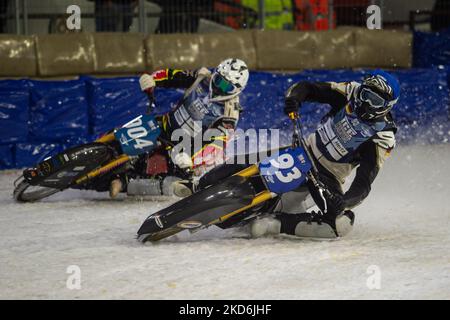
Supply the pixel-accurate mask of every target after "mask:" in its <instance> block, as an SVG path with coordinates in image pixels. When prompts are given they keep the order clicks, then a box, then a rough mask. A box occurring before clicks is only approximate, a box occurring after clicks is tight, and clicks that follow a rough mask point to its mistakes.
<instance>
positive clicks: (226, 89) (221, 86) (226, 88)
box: [212, 73, 236, 94]
mask: <svg viewBox="0 0 450 320" xmlns="http://www.w3.org/2000/svg"><path fill="white" fill-rule="evenodd" d="M212 83H213V85H214V87H215V88H216V89H218V90H220V91H221V92H222V93H224V94H230V93H233V91H234V90H236V87H235V85H234V84H232V83H231V82H230V81H228V80H226V79H225V78H224V77H222V76H221V75H220V74H219V73H216V74H215V75H214V76H213V77H212Z"/></svg>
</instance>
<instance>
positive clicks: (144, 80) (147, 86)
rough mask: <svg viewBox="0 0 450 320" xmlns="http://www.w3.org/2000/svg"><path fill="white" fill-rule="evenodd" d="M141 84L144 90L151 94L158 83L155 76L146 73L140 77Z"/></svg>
mask: <svg viewBox="0 0 450 320" xmlns="http://www.w3.org/2000/svg"><path fill="white" fill-rule="evenodd" d="M139 85H140V86H141V90H142V91H144V92H146V93H147V94H151V93H153V88H154V87H155V85H156V84H155V80H154V79H153V76H151V75H149V74H146V73H145V74H143V75H142V76H141V77H140V78H139Z"/></svg>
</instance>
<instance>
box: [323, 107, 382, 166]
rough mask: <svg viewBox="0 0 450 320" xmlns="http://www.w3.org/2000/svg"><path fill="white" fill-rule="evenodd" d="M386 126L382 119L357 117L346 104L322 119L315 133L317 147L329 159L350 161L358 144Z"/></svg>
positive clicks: (342, 161)
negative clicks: (370, 120)
mask: <svg viewBox="0 0 450 320" xmlns="http://www.w3.org/2000/svg"><path fill="white" fill-rule="evenodd" d="M386 126H387V123H386V122H385V121H383V120H381V121H379V122H367V121H364V120H361V119H359V118H358V117H357V116H356V115H355V114H354V113H353V112H351V109H350V106H349V105H347V106H346V107H345V108H342V109H341V110H340V111H339V112H337V113H336V114H335V115H334V116H333V115H332V116H328V117H325V118H324V119H323V120H322V122H321V123H320V125H319V127H318V129H317V130H316V133H315V135H316V144H317V148H318V149H319V150H320V152H321V153H322V154H323V155H324V156H325V158H327V159H328V160H329V161H334V162H340V163H351V162H353V158H354V156H355V153H356V150H357V149H358V148H359V146H360V145H361V144H363V143H364V142H366V141H367V140H369V139H371V138H372V137H374V136H375V135H376V134H377V132H379V131H382V130H383V129H385V128H386Z"/></svg>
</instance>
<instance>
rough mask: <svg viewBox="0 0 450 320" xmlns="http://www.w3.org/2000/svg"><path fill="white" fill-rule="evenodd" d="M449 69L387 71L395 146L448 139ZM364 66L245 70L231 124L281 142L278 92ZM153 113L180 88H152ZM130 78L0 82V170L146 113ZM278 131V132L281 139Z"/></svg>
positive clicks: (309, 125) (318, 108) (307, 125)
mask: <svg viewBox="0 0 450 320" xmlns="http://www.w3.org/2000/svg"><path fill="white" fill-rule="evenodd" d="M448 71H450V69H448V70H447V69H442V68H430V69H408V70H398V71H395V72H394V74H395V75H396V76H397V77H398V78H399V80H400V82H401V90H402V92H401V97H400V100H399V103H398V104H397V106H396V107H395V110H394V114H395V119H396V122H397V125H398V126H399V131H398V133H397V140H398V142H399V143H400V144H403V143H415V142H417V141H420V142H424V143H445V142H448V141H449V136H450V126H449V123H450V121H449V100H450V98H449V96H450V92H449V87H448V82H447V81H448V74H449V73H448ZM364 74H365V71H364V70H357V71H351V70H306V71H304V72H300V73H296V74H279V73H268V72H252V73H251V75H250V80H249V83H248V85H247V88H246V89H245V91H244V92H243V94H242V95H241V104H242V105H243V106H244V111H243V112H242V113H241V117H240V121H239V128H241V129H243V130H247V129H251V128H255V129H263V128H268V129H269V128H279V129H282V130H284V131H283V132H284V137H286V139H287V140H286V141H289V139H288V138H289V132H288V131H289V128H290V127H291V124H290V122H289V119H288V118H287V117H286V116H285V115H284V114H283V103H284V98H283V97H284V93H285V91H286V90H287V89H288V87H289V86H291V85H292V84H293V83H295V82H298V81H337V82H340V81H360V80H361V79H362V78H363V76H364ZM155 94H156V102H157V108H156V110H155V113H157V114H161V113H164V112H167V111H169V110H170V108H172V107H174V106H175V104H176V102H177V101H178V99H179V98H180V97H181V96H182V94H183V90H176V89H166V88H158V89H157V90H156V91H155ZM147 103H148V101H147V97H146V96H145V95H144V94H142V93H141V91H140V87H139V82H138V77H136V76H133V77H118V78H107V79H105V78H95V77H90V76H83V77H80V78H79V79H76V80H64V81H48V80H46V81H43V80H27V79H21V80H1V81H0V115H1V117H0V168H1V169H5V168H21V167H26V166H30V165H33V164H34V163H36V162H39V161H42V160H43V159H44V158H46V157H47V156H49V155H51V154H54V153H56V152H60V151H62V150H64V149H65V148H67V147H70V146H74V145H79V144H81V143H86V142H89V141H93V140H95V138H97V137H98V136H99V135H101V134H102V133H105V132H106V131H108V130H110V129H112V128H114V127H116V126H119V125H121V124H123V123H126V122H128V121H129V120H131V119H133V118H134V117H136V116H137V115H139V114H142V113H145V112H146V110H147ZM327 110H329V107H328V106H326V105H322V104H316V103H304V104H303V105H302V109H301V114H302V124H303V126H304V129H305V132H312V131H313V130H314V129H315V127H316V126H317V124H318V122H319V121H320V119H321V117H322V116H323V115H324V114H325V113H326V112H327ZM283 132H282V136H283Z"/></svg>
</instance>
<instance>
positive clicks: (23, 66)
mask: <svg viewBox="0 0 450 320" xmlns="http://www.w3.org/2000/svg"><path fill="white" fill-rule="evenodd" d="M412 42H413V37H412V34H411V33H410V32H403V31H395V30H394V31H392V30H367V29H364V28H355V27H345V28H342V29H337V30H327V31H320V32H299V31H258V30H244V31H235V32H228V33H206V34H164V35H162V34H151V35H147V36H145V35H143V34H139V33H136V34H134V33H84V32H83V33H69V34H48V35H34V36H16V35H0V61H2V66H1V68H0V77H68V76H73V75H102V74H104V75H108V74H115V75H118V74H136V73H140V72H142V71H144V70H147V71H152V70H154V69H156V68H160V67H168V66H170V67H172V68H189V69H193V68H198V67H201V66H206V67H213V66H216V65H217V64H218V63H219V62H220V61H221V60H223V59H225V58H229V57H237V58H241V59H244V60H245V61H246V62H247V63H248V65H249V68H250V69H252V70H286V71H298V70H302V69H340V68H361V67H382V68H409V67H410V66H411V61H412Z"/></svg>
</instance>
